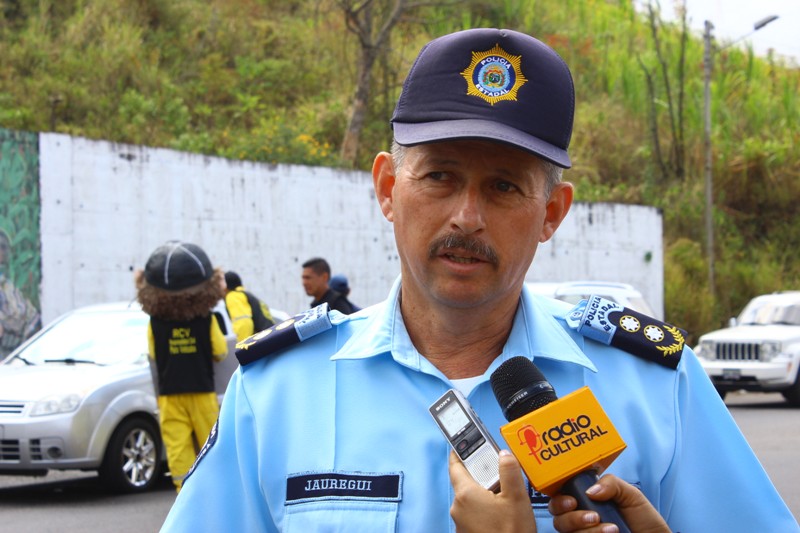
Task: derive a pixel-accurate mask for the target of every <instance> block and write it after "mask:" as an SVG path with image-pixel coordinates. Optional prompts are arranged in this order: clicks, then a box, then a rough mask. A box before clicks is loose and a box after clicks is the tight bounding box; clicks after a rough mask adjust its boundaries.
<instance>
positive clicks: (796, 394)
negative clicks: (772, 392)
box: [781, 373, 800, 407]
mask: <svg viewBox="0 0 800 533" xmlns="http://www.w3.org/2000/svg"><path fill="white" fill-rule="evenodd" d="M781 394H783V397H784V398H786V401H787V402H789V403H790V404H791V405H793V406H795V407H800V373H799V374H798V377H796V378H795V379H794V385H792V386H791V387H789V388H788V389H786V390H783V391H781Z"/></svg>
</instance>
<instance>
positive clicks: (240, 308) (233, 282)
mask: <svg viewBox="0 0 800 533" xmlns="http://www.w3.org/2000/svg"><path fill="white" fill-rule="evenodd" d="M225 286H226V290H225V307H226V308H227V310H228V316H230V318H231V322H232V323H233V331H234V332H236V341H237V342H239V341H243V340H244V339H246V338H247V337H250V336H251V335H253V334H254V333H258V332H259V331H263V330H265V329H267V328H268V327H270V326H272V325H274V324H275V319H273V318H272V313H271V312H270V310H269V307H267V304H265V303H264V302H263V301H261V300H259V299H258V298H256V297H255V296H254V295H253V294H252V293H250V292H248V291H246V290H245V288H244V287H243V286H242V278H241V277H240V276H239V274H237V273H236V272H233V271H228V272H226V273H225Z"/></svg>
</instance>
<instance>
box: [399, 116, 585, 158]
mask: <svg viewBox="0 0 800 533" xmlns="http://www.w3.org/2000/svg"><path fill="white" fill-rule="evenodd" d="M392 127H393V129H394V138H395V140H396V141H397V142H398V144H401V145H403V146H413V145H415V144H423V143H429V142H437V141H455V140H463V139H485V140H489V141H495V142H501V143H505V144H510V145H512V146H516V147H517V148H521V149H523V150H525V151H527V152H531V153H533V154H534V155H537V156H539V157H541V158H542V159H546V160H547V161H550V162H551V163H553V164H555V165H557V166H559V167H561V168H570V167H571V166H572V162H571V161H570V159H569V155H568V154H567V151H566V150H562V149H561V148H558V147H556V146H553V145H552V144H550V143H548V142H544V141H542V140H541V139H538V138H536V137H533V136H531V135H528V134H527V133H523V132H521V131H519V130H518V129H515V128H511V127H508V126H506V125H504V124H500V123H498V122H493V121H489V120H480V119H461V120H440V121H436V122H415V123H408V122H405V123H404V122H394V123H392Z"/></svg>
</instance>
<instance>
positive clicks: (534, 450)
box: [491, 357, 630, 533]
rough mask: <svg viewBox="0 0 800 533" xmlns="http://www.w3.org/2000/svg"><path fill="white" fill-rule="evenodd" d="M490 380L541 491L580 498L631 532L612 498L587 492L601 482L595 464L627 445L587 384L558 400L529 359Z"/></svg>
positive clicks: (511, 436)
mask: <svg viewBox="0 0 800 533" xmlns="http://www.w3.org/2000/svg"><path fill="white" fill-rule="evenodd" d="M491 384H492V391H494V395H495V398H497V402H498V403H499V404H500V407H501V408H502V410H503V415H504V416H505V417H506V420H508V421H509V424H508V425H506V426H503V427H502V428H500V431H501V433H502V434H503V438H505V440H506V442H507V443H508V445H509V448H510V450H511V452H512V453H513V454H514V455H515V456H516V457H517V459H518V460H519V462H520V464H521V465H522V468H523V470H524V471H525V474H526V475H527V476H528V479H529V480H530V481H531V483H532V484H533V486H534V487H535V488H536V490H539V491H540V492H543V493H545V494H549V495H550V496H552V495H554V494H555V493H556V492H562V493H564V494H568V495H570V496H572V497H573V498H575V499H576V500H577V501H578V509H582V510H586V511H595V512H596V513H597V514H598V515H600V522H603V523H611V524H616V525H617V527H618V528H619V531H620V533H630V529H629V528H628V526H627V525H626V524H625V521H624V520H623V518H622V515H621V514H620V513H619V510H618V509H617V507H616V505H615V504H614V503H613V502H609V501H607V502H597V501H594V500H591V499H590V498H589V497H588V496H587V495H586V489H588V488H589V487H591V486H592V485H594V484H595V483H596V482H597V480H598V475H597V471H596V470H595V469H594V468H593V465H594V464H601V465H603V466H608V464H610V463H611V461H613V460H614V459H615V458H616V457H617V455H619V453H621V451H622V450H623V449H624V448H625V444H624V442H622V439H621V438H620V437H619V435H618V434H617V432H616V430H615V429H614V427H613V426H611V424H610V421H608V420H607V418H604V417H605V413H604V412H603V411H602V408H601V407H600V404H599V403H598V402H597V400H596V399H595V398H594V395H593V394H592V393H591V391H590V390H589V389H588V387H584V388H582V389H579V390H578V391H576V392H574V393H572V394H570V395H567V396H565V397H564V398H562V399H560V400H559V399H558V398H557V397H556V393H555V391H554V390H553V387H552V385H550V383H548V382H547V380H546V379H545V377H544V375H543V374H542V372H541V371H540V370H539V369H538V368H537V367H536V365H534V364H533V363H532V362H531V361H529V360H528V359H526V358H525V357H513V358H511V359H509V360H507V361H505V362H504V363H503V364H501V365H500V366H499V367H498V368H497V370H495V371H494V372H493V373H492V376H491ZM545 407H546V409H543V408H545ZM539 409H542V410H541V411H539ZM554 421H555V422H554ZM598 421H600V422H598ZM620 445H621V446H620ZM576 470H577V473H576Z"/></svg>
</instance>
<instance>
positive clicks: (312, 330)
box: [236, 302, 333, 366]
mask: <svg viewBox="0 0 800 533" xmlns="http://www.w3.org/2000/svg"><path fill="white" fill-rule="evenodd" d="M332 327H333V323H332V322H331V317H330V315H329V307H328V304H327V302H326V303H323V304H321V305H318V306H317V307H314V308H313V309H309V310H308V311H305V312H304V313H301V314H299V315H296V316H293V317H292V318H289V319H287V320H284V321H283V322H280V323H278V324H275V325H274V326H271V327H269V328H267V329H265V330H264V331H259V332H258V333H256V334H255V335H252V336H250V337H247V338H246V339H244V340H242V341H239V342H238V343H236V358H237V359H238V360H239V364H240V365H242V366H244V365H248V364H250V363H252V362H254V361H258V360H259V359H261V358H262V357H264V356H266V355H269V354H272V353H275V352H277V351H278V350H282V349H284V348H288V347H289V346H292V345H293V344H298V343H300V342H303V341H304V340H306V339H309V338H311V337H313V336H314V335H319V334H320V333H322V332H323V331H327V330H329V329H331V328H332Z"/></svg>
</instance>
